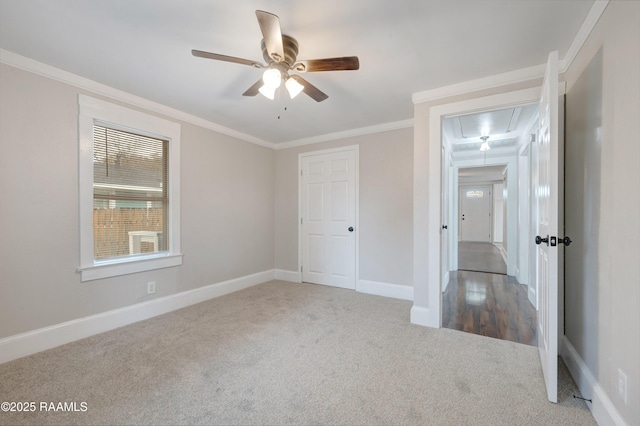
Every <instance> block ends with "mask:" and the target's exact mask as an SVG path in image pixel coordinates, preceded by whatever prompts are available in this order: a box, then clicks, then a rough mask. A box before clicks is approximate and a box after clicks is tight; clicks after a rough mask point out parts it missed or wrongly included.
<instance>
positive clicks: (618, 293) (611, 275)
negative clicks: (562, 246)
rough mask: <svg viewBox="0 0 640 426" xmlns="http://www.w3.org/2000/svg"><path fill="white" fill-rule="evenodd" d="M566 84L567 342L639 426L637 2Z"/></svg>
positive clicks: (610, 11) (616, 7)
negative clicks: (623, 391) (621, 381)
mask: <svg viewBox="0 0 640 426" xmlns="http://www.w3.org/2000/svg"><path fill="white" fill-rule="evenodd" d="M566 81H567V96H566V148H567V151H566V157H567V160H566V186H565V193H566V209H567V216H566V219H567V220H566V228H567V229H566V231H567V234H568V235H570V236H571V237H572V239H574V241H575V243H574V244H572V245H571V246H570V247H569V248H567V250H566V263H565V268H566V279H565V316H566V336H567V338H568V339H569V341H570V342H571V344H572V345H573V346H574V347H575V348H576V350H577V351H578V353H579V355H580V356H581V358H582V359H583V360H584V362H585V364H586V365H587V367H588V368H589V370H590V371H591V372H592V373H593V375H594V376H595V378H596V380H597V381H598V383H599V384H600V386H601V387H602V390H603V391H604V392H605V393H606V394H607V396H608V398H609V399H610V400H611V401H612V403H613V404H614V405H615V407H616V409H617V410H618V411H619V412H620V414H621V415H622V416H623V417H624V419H625V421H626V422H627V423H628V424H640V309H639V306H640V285H639V279H638V277H639V276H640V261H639V259H640V221H639V220H638V218H639V217H640V198H639V197H638V194H639V193H640V149H639V146H640V144H639V141H640V124H639V123H640V120H639V117H640V2H636V1H634V2H618V1H613V2H610V3H609V5H608V6H607V9H606V10H605V12H604V14H603V15H602V17H601V18H600V21H599V22H598V24H597V26H596V27H595V29H594V31H593V32H592V33H591V35H590V36H589V38H588V40H587V42H586V43H585V45H584V46H583V48H582V49H581V51H580V52H579V54H578V56H577V57H576V59H575V60H574V62H573V63H572V65H571V67H570V68H569V70H567V72H566ZM618 369H622V370H623V371H624V372H625V373H626V375H627V376H628V403H627V404H626V405H625V403H624V401H622V399H621V398H620V397H619V396H618V388H617V384H618ZM596 408H599V407H596Z"/></svg>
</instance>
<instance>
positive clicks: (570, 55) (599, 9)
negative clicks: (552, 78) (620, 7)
mask: <svg viewBox="0 0 640 426" xmlns="http://www.w3.org/2000/svg"><path fill="white" fill-rule="evenodd" d="M608 4H609V0H596V1H595V2H594V3H593V6H591V9H590V10H589V13H588V14H587V17H586V18H585V19H584V22H583V23H582V26H581V27H580V29H579V30H578V33H577V34H576V36H575V38H574V39H573V43H571V46H569V50H567V53H566V54H565V55H564V58H562V61H560V72H561V73H565V72H567V70H568V69H569V67H570V66H571V64H572V63H573V60H574V59H575V58H576V56H577V55H578V52H579V51H580V49H581V48H582V45H583V44H584V43H585V42H586V41H587V38H588V37H589V34H591V31H593V28H594V27H595V26H596V24H597V23H598V20H599V19H600V17H601V16H602V14H603V13H604V10H605V9H606V8H607V5H608Z"/></svg>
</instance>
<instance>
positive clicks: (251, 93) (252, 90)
mask: <svg viewBox="0 0 640 426" xmlns="http://www.w3.org/2000/svg"><path fill="white" fill-rule="evenodd" d="M263 84H264V81H262V79H260V80H258V81H256V82H255V84H254V85H253V86H251V87H249V88H248V89H247V90H246V92H244V93H243V94H242V96H255V95H257V94H258V93H260V88H261V87H262V85H263Z"/></svg>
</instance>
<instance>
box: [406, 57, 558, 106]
mask: <svg viewBox="0 0 640 426" xmlns="http://www.w3.org/2000/svg"><path fill="white" fill-rule="evenodd" d="M545 67H546V64H542V65H536V66H533V67H529V68H522V69H519V70H515V71H510V72H505V73H502V74H495V75H491V76H489V77H483V78H479V79H476V80H470V81H465V82H462V83H456V84H452V85H449V86H444V87H438V88H435V89H430V90H425V91H424V92H418V93H414V94H413V96H412V97H411V99H412V100H413V103H414V104H420V103H423V102H429V101H433V100H436V99H442V98H447V97H450V96H456V95H462V94H466V93H470V92H476V91H479V90H485V89H490V88H493V87H500V86H505V85H507V84H515V83H521V82H524V81H529V80H535V79H538V78H542V77H543V76H544V69H545Z"/></svg>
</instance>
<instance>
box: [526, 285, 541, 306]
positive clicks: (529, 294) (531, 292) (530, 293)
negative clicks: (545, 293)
mask: <svg viewBox="0 0 640 426" xmlns="http://www.w3.org/2000/svg"><path fill="white" fill-rule="evenodd" d="M527 297H529V302H531V304H532V305H533V307H534V308H536V309H538V303H537V300H536V291H535V289H534V288H533V286H532V285H529V286H527Z"/></svg>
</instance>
